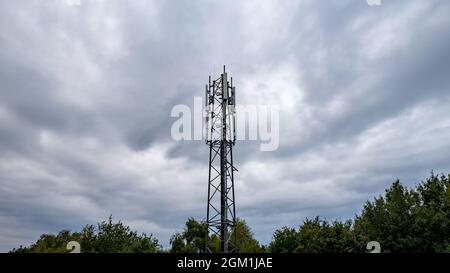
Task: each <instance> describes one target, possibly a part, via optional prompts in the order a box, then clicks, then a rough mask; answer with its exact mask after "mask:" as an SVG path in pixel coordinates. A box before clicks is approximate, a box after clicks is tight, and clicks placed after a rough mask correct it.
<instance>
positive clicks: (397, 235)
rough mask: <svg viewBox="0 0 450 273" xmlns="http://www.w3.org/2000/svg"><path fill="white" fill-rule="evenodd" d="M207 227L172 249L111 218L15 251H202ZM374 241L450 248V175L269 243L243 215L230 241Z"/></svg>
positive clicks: (176, 239)
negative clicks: (74, 246) (73, 247)
mask: <svg viewBox="0 0 450 273" xmlns="http://www.w3.org/2000/svg"><path fill="white" fill-rule="evenodd" d="M206 231H207V228H206V226H205V224H204V223H200V222H198V221H196V220H194V219H192V218H190V219H188V221H187V222H186V225H185V228H184V230H183V231H181V232H178V233H175V234H174V235H172V237H171V238H170V248H169V249H163V247H162V246H161V245H160V244H159V242H158V240H157V239H156V238H155V237H153V235H151V234H150V235H146V234H138V233H137V232H136V231H133V230H131V229H130V227H128V226H126V225H124V224H123V223H121V222H120V221H119V222H117V223H114V222H113V221H112V218H111V217H110V218H109V219H108V220H107V221H102V222H100V223H98V224H97V226H92V225H87V226H85V227H84V228H83V229H82V231H80V232H73V233H72V232H70V231H68V230H63V231H61V232H59V233H58V234H57V235H51V234H44V235H42V236H41V237H40V238H39V239H38V240H37V241H36V242H35V243H34V244H32V245H31V246H29V247H22V246H21V247H19V248H17V249H13V250H12V251H11V252H68V250H67V249H66V245H67V243H68V242H69V241H77V242H79V243H80V245H81V251H82V252H149V253H152V252H176V253H197V252H203V251H204V249H205V240H206ZM369 241H377V242H379V243H380V246H381V251H382V252H450V175H447V176H445V175H441V176H436V175H434V174H433V173H432V174H431V176H430V177H429V178H428V179H426V181H422V182H421V183H419V184H418V185H417V186H416V187H415V188H412V189H408V188H406V187H404V186H403V185H402V184H401V183H400V181H398V180H397V181H395V182H394V183H393V184H392V185H391V187H390V188H388V189H387V190H386V192H385V194H384V196H378V197H376V198H375V199H374V200H372V201H367V202H366V203H365V204H364V206H363V209H362V212H361V214H359V215H356V216H355V217H354V219H352V220H347V221H332V222H328V221H325V220H322V219H320V218H319V217H316V218H314V219H306V220H305V221H304V222H303V223H302V224H301V225H300V226H299V227H298V228H290V227H284V228H282V229H279V230H276V231H275V232H274V234H273V238H272V240H271V242H270V243H269V244H268V245H266V246H265V245H261V244H260V243H259V242H258V241H257V240H256V239H255V238H254V234H253V233H252V231H251V229H250V228H249V227H248V225H247V224H246V222H245V221H244V220H242V219H239V220H238V222H237V224H236V227H235V228H234V229H233V230H232V232H231V234H230V245H231V246H232V247H233V248H234V249H235V251H236V252H240V253H248V252H270V253H291V252H313V253H317V252H367V249H366V247H367V243H368V242H369ZM208 248H209V249H210V250H211V251H213V252H218V251H219V240H218V237H217V236H214V235H210V237H209V239H208Z"/></svg>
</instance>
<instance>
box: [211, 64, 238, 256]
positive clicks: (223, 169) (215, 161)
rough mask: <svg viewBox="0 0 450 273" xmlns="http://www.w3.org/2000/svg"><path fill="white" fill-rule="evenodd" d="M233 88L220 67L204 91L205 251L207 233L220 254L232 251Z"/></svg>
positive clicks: (231, 82)
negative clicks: (206, 157) (206, 167)
mask: <svg viewBox="0 0 450 273" xmlns="http://www.w3.org/2000/svg"><path fill="white" fill-rule="evenodd" d="M235 102H236V101H235V87H234V86H233V79H232V78H231V79H230V82H229V81H228V75H227V72H226V70H225V66H224V67H223V73H222V74H221V75H220V77H219V78H218V79H215V80H213V81H212V82H211V76H210V77H209V83H208V84H207V85H206V89H205V108H206V109H205V110H206V115H205V128H206V132H205V136H206V137H205V139H206V144H207V145H208V146H209V175H208V204H207V210H206V224H207V227H208V232H207V235H206V251H208V252H211V249H209V247H208V246H209V245H208V239H209V233H210V232H212V234H213V235H216V236H218V238H219V239H220V251H221V252H223V253H228V252H232V251H233V247H232V246H231V247H230V244H229V243H230V232H231V229H232V228H233V227H234V226H235V224H236V208H235V201H234V171H237V169H236V168H235V167H234V166H233V152H232V149H233V146H234V144H235V142H236V128H235V127H236V126H235V125H236V110H235V105H236V104H235Z"/></svg>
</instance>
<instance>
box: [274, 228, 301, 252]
mask: <svg viewBox="0 0 450 273" xmlns="http://www.w3.org/2000/svg"><path fill="white" fill-rule="evenodd" d="M298 245H299V242H298V235H297V231H296V230H295V229H294V228H288V227H283V228H282V229H277V230H275V232H274V234H273V238H272V241H271V242H270V244H269V247H268V251H269V252H271V253H292V252H294V250H295V249H296V248H297V247H298Z"/></svg>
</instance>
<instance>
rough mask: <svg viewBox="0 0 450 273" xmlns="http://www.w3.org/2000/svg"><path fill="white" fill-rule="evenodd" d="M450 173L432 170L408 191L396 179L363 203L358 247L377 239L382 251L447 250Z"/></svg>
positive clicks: (357, 227)
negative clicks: (432, 171) (381, 193)
mask: <svg viewBox="0 0 450 273" xmlns="http://www.w3.org/2000/svg"><path fill="white" fill-rule="evenodd" d="M449 181H450V176H447V177H446V176H444V175H442V176H440V177H438V176H435V175H434V174H433V173H432V174H431V177H430V178H428V179H427V180H426V181H424V182H423V181H422V182H421V183H420V184H419V185H418V186H417V187H416V188H414V189H411V190H408V189H407V188H405V187H404V186H402V185H401V183H400V181H398V180H397V181H396V182H394V183H393V184H392V186H391V187H390V188H389V189H387V190H386V194H385V196H384V197H382V196H379V197H377V198H375V200H374V201H372V202H369V201H368V202H366V204H365V205H364V208H363V211H362V213H361V215H359V216H356V219H355V227H354V233H355V236H356V237H357V240H358V242H359V243H360V244H359V249H360V250H362V249H363V248H364V246H365V243H367V242H368V241H378V242H380V244H381V247H382V250H383V251H384V252H448V251H449V245H450V239H449V238H450V182H449Z"/></svg>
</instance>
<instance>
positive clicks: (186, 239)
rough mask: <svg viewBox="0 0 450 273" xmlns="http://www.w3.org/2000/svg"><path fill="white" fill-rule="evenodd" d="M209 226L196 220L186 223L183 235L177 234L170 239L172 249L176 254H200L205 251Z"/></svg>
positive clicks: (191, 219)
mask: <svg viewBox="0 0 450 273" xmlns="http://www.w3.org/2000/svg"><path fill="white" fill-rule="evenodd" d="M206 233H207V226H206V224H205V223H200V222H198V221H196V220H195V219H194V218H189V219H188V220H187V221H186V225H185V228H184V230H183V232H181V233H175V234H174V235H172V237H171V238H170V244H171V249H170V252H174V253H200V252H204V250H205V240H206Z"/></svg>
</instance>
